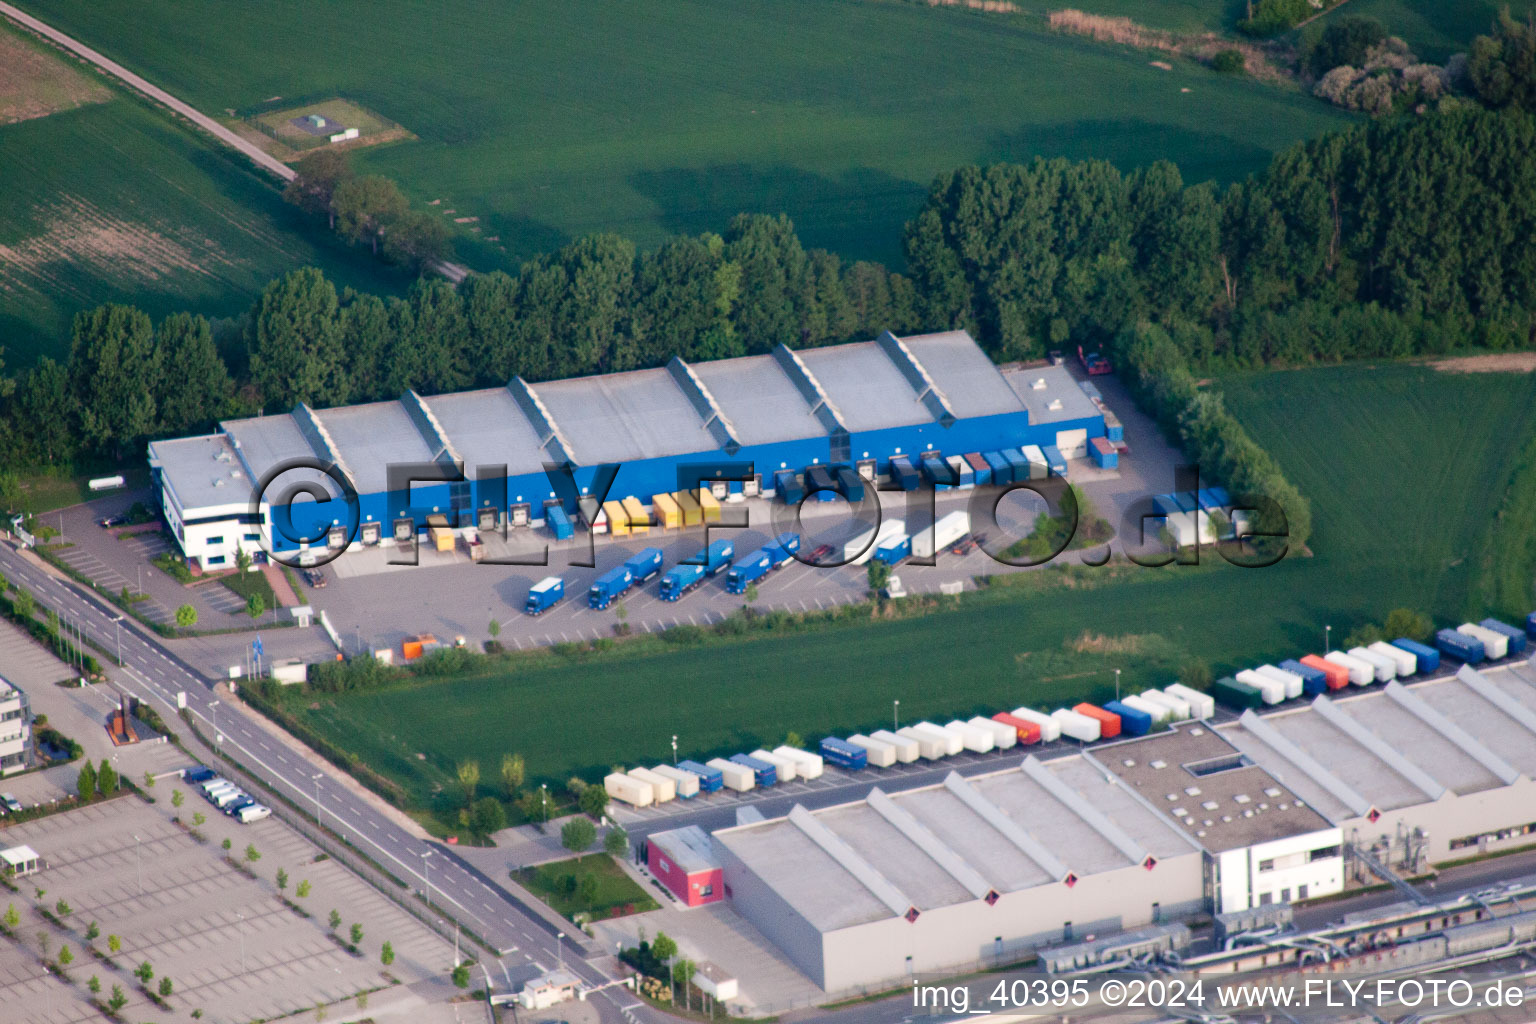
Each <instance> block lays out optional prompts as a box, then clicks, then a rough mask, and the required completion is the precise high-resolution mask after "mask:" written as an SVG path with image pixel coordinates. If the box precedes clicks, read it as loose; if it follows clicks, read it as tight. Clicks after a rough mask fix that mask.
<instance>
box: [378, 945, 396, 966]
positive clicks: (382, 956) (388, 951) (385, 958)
mask: <svg viewBox="0 0 1536 1024" xmlns="http://www.w3.org/2000/svg"><path fill="white" fill-rule="evenodd" d="M394 962H395V947H394V946H393V945H391V944H390V943H388V942H386V943H384V945H382V946H380V947H379V963H381V964H383V965H384V966H385V967H388V966H389V965H390V964H392V963H394Z"/></svg>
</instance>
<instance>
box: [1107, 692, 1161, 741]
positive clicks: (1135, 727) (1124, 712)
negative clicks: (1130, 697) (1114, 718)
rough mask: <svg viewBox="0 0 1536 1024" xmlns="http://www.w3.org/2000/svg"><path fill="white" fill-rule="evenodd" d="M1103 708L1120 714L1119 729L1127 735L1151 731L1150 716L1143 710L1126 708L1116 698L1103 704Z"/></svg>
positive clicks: (1144, 733)
mask: <svg viewBox="0 0 1536 1024" xmlns="http://www.w3.org/2000/svg"><path fill="white" fill-rule="evenodd" d="M1104 710H1105V711H1108V712H1109V713H1110V714H1112V715H1119V716H1120V731H1121V732H1123V733H1125V734H1126V735H1127V736H1145V735H1146V734H1147V733H1149V732H1151V731H1152V716H1151V715H1149V714H1147V713H1146V712H1145V711H1137V710H1136V709H1135V708H1128V707H1126V706H1125V705H1124V704H1121V703H1120V702H1119V701H1117V700H1112V701H1110V702H1109V703H1108V704H1105V705H1104Z"/></svg>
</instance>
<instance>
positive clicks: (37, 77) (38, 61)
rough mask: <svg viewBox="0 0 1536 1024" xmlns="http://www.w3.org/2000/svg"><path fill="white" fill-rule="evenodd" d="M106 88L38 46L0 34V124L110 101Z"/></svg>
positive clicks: (20, 38)
mask: <svg viewBox="0 0 1536 1024" xmlns="http://www.w3.org/2000/svg"><path fill="white" fill-rule="evenodd" d="M111 96H112V93H111V92H109V91H108V90H107V87H106V86H104V85H102V84H101V83H99V82H96V81H93V80H92V78H91V76H90V75H89V74H87V73H86V72H84V71H82V70H80V69H78V68H75V67H73V66H71V65H69V64H67V63H65V62H64V61H61V60H58V59H56V58H55V57H54V56H53V55H52V54H50V53H48V52H47V51H46V50H44V49H43V47H42V46H41V45H38V44H36V43H34V42H33V41H32V40H30V39H23V38H22V37H21V36H18V35H13V34H11V33H9V32H0V125H3V124H11V123H13V122H15V121H27V120H30V119H32V118H34V117H47V116H48V115H49V114H53V113H57V112H58V111H60V110H72V109H73V108H75V107H79V106H84V105H86V104H88V103H101V102H103V101H105V100H107V99H110V98H111Z"/></svg>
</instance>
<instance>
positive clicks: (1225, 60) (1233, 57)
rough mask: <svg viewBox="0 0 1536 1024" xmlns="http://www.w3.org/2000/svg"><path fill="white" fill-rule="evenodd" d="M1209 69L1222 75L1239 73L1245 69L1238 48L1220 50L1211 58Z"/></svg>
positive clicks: (1245, 66)
mask: <svg viewBox="0 0 1536 1024" xmlns="http://www.w3.org/2000/svg"><path fill="white" fill-rule="evenodd" d="M1211 70H1212V71H1215V72H1217V73H1218V74H1223V75H1240V74H1242V73H1243V72H1244V71H1245V70H1247V63H1246V62H1245V61H1244V60H1243V55H1242V52H1241V51H1239V50H1222V51H1220V52H1218V53H1217V54H1216V55H1215V56H1214V57H1212V58H1211Z"/></svg>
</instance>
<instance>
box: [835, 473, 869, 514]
mask: <svg viewBox="0 0 1536 1024" xmlns="http://www.w3.org/2000/svg"><path fill="white" fill-rule="evenodd" d="M837 487H838V490H840V491H842V492H843V497H845V498H847V499H848V500H849V501H851V502H853V503H854V504H855V505H857V504H858V503H859V502H861V501H863V500H864V478H863V477H861V476H859V474H857V473H855V472H854V471H853V468H852V467H851V466H838V467H837Z"/></svg>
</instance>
